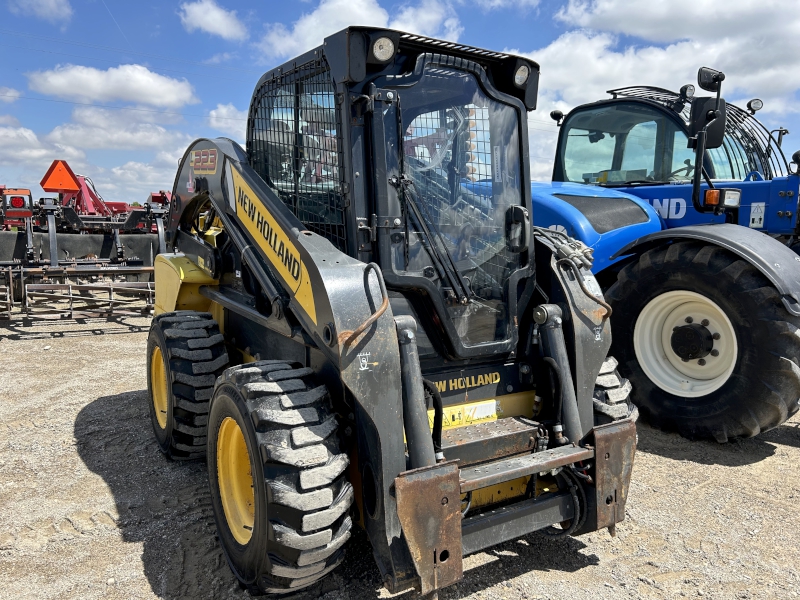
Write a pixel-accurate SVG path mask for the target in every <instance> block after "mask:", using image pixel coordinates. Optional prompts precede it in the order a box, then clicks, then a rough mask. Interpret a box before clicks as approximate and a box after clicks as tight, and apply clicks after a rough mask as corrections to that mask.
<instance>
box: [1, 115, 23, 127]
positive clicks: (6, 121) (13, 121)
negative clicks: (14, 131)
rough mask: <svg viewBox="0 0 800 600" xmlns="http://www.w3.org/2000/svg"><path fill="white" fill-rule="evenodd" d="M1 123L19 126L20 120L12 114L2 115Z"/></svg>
mask: <svg viewBox="0 0 800 600" xmlns="http://www.w3.org/2000/svg"><path fill="white" fill-rule="evenodd" d="M0 125H7V126H9V127H19V121H18V120H17V118H16V117H12V116H11V115H0Z"/></svg>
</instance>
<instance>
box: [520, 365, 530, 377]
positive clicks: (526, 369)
mask: <svg viewBox="0 0 800 600" xmlns="http://www.w3.org/2000/svg"><path fill="white" fill-rule="evenodd" d="M519 370H520V372H521V373H522V374H523V375H527V374H528V373H530V372H531V368H530V366H528V365H522V366H520V368H519Z"/></svg>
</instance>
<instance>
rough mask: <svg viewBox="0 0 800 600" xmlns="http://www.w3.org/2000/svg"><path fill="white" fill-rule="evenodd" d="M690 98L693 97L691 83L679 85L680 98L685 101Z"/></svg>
mask: <svg viewBox="0 0 800 600" xmlns="http://www.w3.org/2000/svg"><path fill="white" fill-rule="evenodd" d="M692 98H694V86H693V85H692V84H691V83H687V84H686V85H684V86H682V87H681V100H683V101H684V102H686V101H687V100H691V99H692Z"/></svg>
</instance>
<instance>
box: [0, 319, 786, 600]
mask: <svg viewBox="0 0 800 600" xmlns="http://www.w3.org/2000/svg"><path fill="white" fill-rule="evenodd" d="M147 327H148V321H147V320H145V319H129V320H119V321H115V322H110V323H108V322H85V323H72V324H64V323H60V324H39V325H35V326H28V327H22V326H16V325H15V326H11V327H2V328H0V353H1V354H2V357H3V361H2V364H3V369H2V371H0V598H14V599H18V598H37V599H42V598H81V599H83V598H87V599H88V598H247V595H246V594H245V593H243V592H241V591H240V590H239V588H238V586H237V584H236V581H235V580H234V578H233V576H232V575H231V572H230V570H229V569H228V566H227V565H226V563H225V559H224V558H223V556H222V552H221V551H220V548H219V546H218V544H217V542H216V540H215V537H214V536H215V527H214V524H213V518H212V515H211V505H210V500H209V495H208V490H207V478H206V471H205V466H204V465H203V464H198V463H177V462H169V461H167V460H165V459H164V457H163V456H162V455H161V454H160V453H159V452H158V449H157V448H156V444H155V441H154V440H153V437H152V432H151V429H150V423H149V419H148V413H147V394H146V391H145V388H146V379H145V377H146V375H145V362H144V352H145V343H146V336H147V333H146V331H147ZM799 463H800V418H798V417H795V418H794V419H792V420H791V421H790V422H788V423H787V424H785V425H783V426H782V427H779V428H777V429H775V430H773V431H771V432H768V433H766V434H764V435H762V436H761V437H759V438H756V439H753V440H747V441H745V442H741V443H733V444H727V445H717V444H716V443H702V442H694V443H690V442H687V441H686V440H683V439H681V438H680V437H678V436H677V435H675V434H668V433H663V432H660V431H657V430H654V429H651V428H649V427H647V426H645V425H642V426H641V427H640V428H639V452H638V453H637V456H636V467H635V469H634V476H633V482H632V484H631V492H630V496H629V499H628V510H627V516H626V519H625V521H624V522H623V523H621V524H620V525H619V526H618V527H617V537H615V538H612V537H610V536H609V535H608V533H607V532H605V531H603V532H599V533H593V534H590V535H586V536H582V537H580V538H570V539H566V540H549V539H545V538H544V537H543V536H540V535H531V536H528V537H526V538H523V539H520V540H517V541H514V542H509V543H506V544H503V545H502V546H499V547H496V548H494V549H492V550H490V551H488V552H482V553H479V554H475V555H472V556H469V557H467V558H466V559H465V574H464V580H463V582H461V583H460V584H458V585H457V586H454V587H453V588H450V589H448V590H446V591H444V592H443V593H442V594H440V598H498V599H503V598H505V599H507V600H518V599H523V598H526V599H533V598H553V599H558V598H570V599H573V598H575V599H578V598H619V597H631V598H680V597H689V598H694V597H703V598H791V597H797V592H795V590H796V589H798V583H800V581H799V580H800V576H799V572H798V570H799V569H800V567H799V566H798V561H799V560H800V550H799V549H798V544H797V541H798V540H800V525H798V520H797V519H796V518H795V517H794V516H793V515H794V511H795V506H796V504H797V502H798V499H800V481H799V480H798V478H797V477H796V475H792V471H793V470H794V469H795V468H796V467H797V465H798V464H799ZM348 548H349V550H348V557H347V559H346V560H345V563H344V564H343V565H342V566H341V567H340V568H339V569H338V570H337V571H336V572H335V573H334V574H333V575H332V576H331V577H329V578H328V579H326V580H325V582H324V583H323V584H321V585H320V586H318V587H317V588H315V589H313V590H311V592H307V593H304V594H302V595H301V596H299V597H298V598H303V599H306V598H318V597H322V598H325V600H340V599H341V600H356V599H359V600H360V599H370V598H386V597H389V594H387V592H386V591H385V590H384V589H383V588H382V586H381V583H380V578H379V575H378V571H377V568H376V567H375V566H374V563H373V560H372V553H371V550H370V548H369V544H368V542H367V540H366V537H365V536H364V535H363V533H357V534H356V535H355V536H354V537H353V539H352V540H351V542H350V543H349V547H348ZM399 597H402V598H411V597H413V596H412V594H411V593H406V594H401V595H400V596H399Z"/></svg>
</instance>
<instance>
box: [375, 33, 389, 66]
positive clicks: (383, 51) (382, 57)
mask: <svg viewBox="0 0 800 600" xmlns="http://www.w3.org/2000/svg"><path fill="white" fill-rule="evenodd" d="M372 54H373V55H375V58H377V59H378V60H379V61H381V62H386V61H387V60H389V59H390V58H392V56H394V42H393V41H392V40H390V39H389V38H388V37H382V38H378V39H377V40H375V43H374V44H372Z"/></svg>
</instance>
